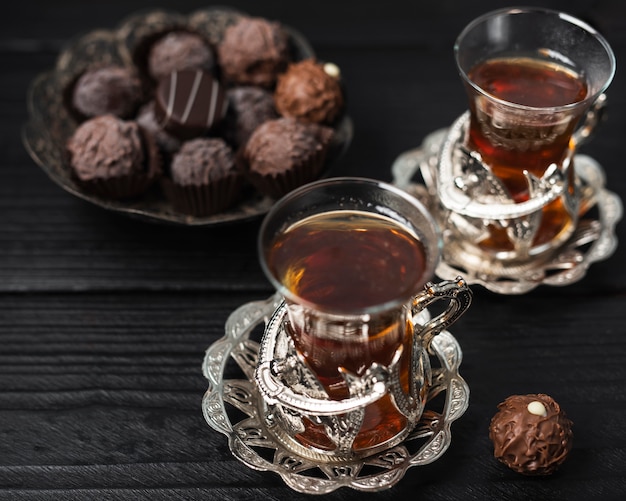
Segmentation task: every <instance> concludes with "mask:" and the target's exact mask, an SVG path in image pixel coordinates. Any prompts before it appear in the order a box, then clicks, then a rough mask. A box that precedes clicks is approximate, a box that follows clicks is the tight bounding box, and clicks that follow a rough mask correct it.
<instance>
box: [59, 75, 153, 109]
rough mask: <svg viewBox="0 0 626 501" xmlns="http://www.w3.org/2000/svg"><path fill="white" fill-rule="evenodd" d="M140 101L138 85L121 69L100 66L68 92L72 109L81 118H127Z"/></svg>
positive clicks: (80, 79)
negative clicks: (99, 116) (110, 115)
mask: <svg viewBox="0 0 626 501" xmlns="http://www.w3.org/2000/svg"><path fill="white" fill-rule="evenodd" d="M141 100H142V88H141V81H140V80H139V77H138V76H137V75H136V74H135V72H134V71H133V70H131V69H129V68H126V67H124V66H102V67H98V68H92V69H88V70H86V71H85V72H84V73H82V74H81V75H80V76H79V77H78V79H77V80H76V82H75V83H74V85H73V87H72V89H71V101H70V102H71V106H72V108H73V110H72V111H73V112H74V113H78V115H79V116H80V117H81V118H91V117H95V116H98V115H106V114H109V113H110V114H112V115H115V116H118V117H120V118H129V117H131V116H132V115H133V114H134V112H135V111H136V109H137V107H138V106H139V104H140V103H141Z"/></svg>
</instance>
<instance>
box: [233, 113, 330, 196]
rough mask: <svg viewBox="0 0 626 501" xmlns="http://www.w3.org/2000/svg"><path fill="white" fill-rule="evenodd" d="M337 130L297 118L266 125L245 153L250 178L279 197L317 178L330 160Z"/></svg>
mask: <svg viewBox="0 0 626 501" xmlns="http://www.w3.org/2000/svg"><path fill="white" fill-rule="evenodd" d="M333 133H334V132H333V129H331V128H330V127H326V126H323V125H319V124H307V123H304V122H299V121H297V120H296V119H294V118H284V117H283V118H278V119H276V120H268V121H267V122H265V123H263V124H262V125H260V126H259V127H257V128H256V130H255V131H254V132H253V133H252V136H250V139H249V140H248V143H247V144H246V146H245V148H244V150H243V159H244V162H243V164H244V165H247V169H248V170H247V172H248V178H249V179H250V182H251V183H252V184H253V185H254V186H255V187H256V188H257V190H258V191H259V192H261V193H263V194H265V195H269V196H271V197H274V198H278V197H281V196H283V195H284V194H286V193H287V192H289V191H291V190H293V189H295V188H297V187H298V186H301V185H303V184H305V183H308V182H310V181H313V180H315V179H317V177H318V176H319V175H320V174H321V172H322V169H323V167H324V162H325V160H326V153H327V152H328V148H329V146H330V142H331V140H332V137H333Z"/></svg>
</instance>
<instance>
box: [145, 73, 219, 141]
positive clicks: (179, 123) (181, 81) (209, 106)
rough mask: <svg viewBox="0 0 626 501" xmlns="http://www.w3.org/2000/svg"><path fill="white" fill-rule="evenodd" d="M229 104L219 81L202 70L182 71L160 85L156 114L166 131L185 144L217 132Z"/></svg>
mask: <svg viewBox="0 0 626 501" xmlns="http://www.w3.org/2000/svg"><path fill="white" fill-rule="evenodd" d="M226 104H227V100H226V95H225V92H224V89H223V87H222V86H221V84H220V83H219V82H218V81H217V79H215V78H214V77H212V76H211V75H210V74H208V73H206V72H204V71H201V70H181V71H174V72H172V73H171V74H170V75H169V76H167V77H165V78H163V79H161V81H160V82H159V85H158V87H157V90H156V94H155V108H154V112H155V116H156V117H157V119H158V120H159V123H160V125H161V126H162V127H163V129H165V130H166V131H168V132H170V133H171V134H174V135H175V136H177V137H178V138H180V139H183V140H184V139H191V138H193V137H198V136H200V135H203V134H205V133H207V132H209V131H210V130H211V129H213V128H214V127H215V126H216V125H217V124H218V123H219V122H220V121H221V120H222V118H223V117H224V114H225V112H226Z"/></svg>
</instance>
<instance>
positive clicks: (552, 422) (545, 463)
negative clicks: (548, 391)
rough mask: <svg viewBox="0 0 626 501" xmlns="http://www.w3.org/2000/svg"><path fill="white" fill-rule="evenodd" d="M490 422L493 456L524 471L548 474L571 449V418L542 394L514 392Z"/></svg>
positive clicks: (525, 473) (552, 471)
mask: <svg viewBox="0 0 626 501" xmlns="http://www.w3.org/2000/svg"><path fill="white" fill-rule="evenodd" d="M498 409H499V411H498V413H497V414H496V415H495V416H494V417H493V418H492V420H491V424H490V426H489V438H490V439H491V441H492V442H493V445H494V456H495V457H496V458H497V459H498V460H500V461H501V462H503V463H504V464H505V465H507V466H508V467H509V468H511V469H512V470H514V471H516V472H518V473H522V474H524V475H549V474H551V473H554V471H556V469H557V468H558V467H559V466H560V465H561V463H563V461H565V459H566V458H567V455H568V454H569V452H570V450H571V449H572V440H573V435H572V422H571V421H570V420H569V419H568V418H567V417H566V416H565V413H564V412H563V411H562V410H561V408H560V406H559V404H558V403H556V402H555V401H554V399H552V398H551V397H550V396H548V395H544V394H529V395H513V396H510V397H508V398H507V399H506V400H505V401H504V402H502V403H501V404H500V405H498Z"/></svg>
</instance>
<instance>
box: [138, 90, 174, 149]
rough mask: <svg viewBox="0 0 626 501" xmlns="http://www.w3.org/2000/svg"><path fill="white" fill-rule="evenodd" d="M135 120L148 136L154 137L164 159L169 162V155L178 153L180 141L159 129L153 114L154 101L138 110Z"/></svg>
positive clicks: (159, 126) (159, 125)
mask: <svg viewBox="0 0 626 501" xmlns="http://www.w3.org/2000/svg"><path fill="white" fill-rule="evenodd" d="M136 120H137V123H138V124H139V125H141V127H143V129H144V130H145V131H146V132H147V133H148V134H151V135H152V137H154V140H155V141H156V144H157V146H158V147H159V149H160V151H161V153H162V154H163V156H164V158H165V159H167V160H169V158H170V157H171V155H172V154H173V153H175V152H176V151H178V149H179V148H180V145H181V141H180V139H178V138H177V137H176V136H174V135H172V134H170V133H169V132H167V131H166V130H165V129H163V127H161V124H159V121H158V120H157V118H156V116H155V114H154V101H149V102H148V103H146V104H145V105H143V106H142V107H141V108H140V109H139V112H138V113H137V118H136Z"/></svg>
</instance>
